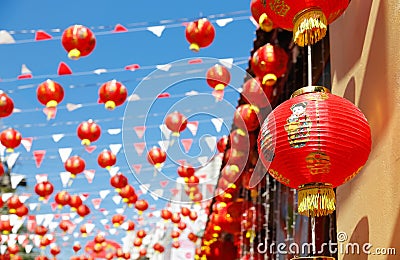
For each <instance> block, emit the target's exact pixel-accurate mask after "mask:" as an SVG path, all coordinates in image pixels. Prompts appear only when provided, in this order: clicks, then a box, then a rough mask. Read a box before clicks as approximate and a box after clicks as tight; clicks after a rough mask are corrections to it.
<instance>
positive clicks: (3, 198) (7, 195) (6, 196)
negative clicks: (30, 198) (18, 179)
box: [1, 192, 13, 202]
mask: <svg viewBox="0 0 400 260" xmlns="http://www.w3.org/2000/svg"><path fill="white" fill-rule="evenodd" d="M12 195H13V194H12V193H11V192H7V193H3V194H2V195H1V199H2V200H3V202H6V201H7V200H8V199H9V198H11V196H12Z"/></svg>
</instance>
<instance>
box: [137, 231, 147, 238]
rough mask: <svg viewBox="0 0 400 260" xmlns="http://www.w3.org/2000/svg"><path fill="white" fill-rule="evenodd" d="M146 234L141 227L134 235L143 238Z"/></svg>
mask: <svg viewBox="0 0 400 260" xmlns="http://www.w3.org/2000/svg"><path fill="white" fill-rule="evenodd" d="M146 235H147V234H146V231H144V230H143V229H141V230H139V231H138V232H137V233H136V236H137V237H138V238H140V239H143V238H144V237H145V236H146Z"/></svg>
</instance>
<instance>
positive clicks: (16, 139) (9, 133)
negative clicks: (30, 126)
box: [0, 128, 22, 153]
mask: <svg viewBox="0 0 400 260" xmlns="http://www.w3.org/2000/svg"><path fill="white" fill-rule="evenodd" d="M21 140H22V136H21V134H20V132H18V131H17V130H15V129H13V128H8V129H6V130H4V131H3V132H1V135H0V141H1V144H2V145H4V147H6V148H7V150H6V151H7V152H9V153H12V152H13V151H14V149H15V148H17V147H18V146H19V145H20V144H21Z"/></svg>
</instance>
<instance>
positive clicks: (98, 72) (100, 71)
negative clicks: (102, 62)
mask: <svg viewBox="0 0 400 260" xmlns="http://www.w3.org/2000/svg"><path fill="white" fill-rule="evenodd" d="M106 72H107V70H106V69H95V70H94V71H93V73H94V74H97V75H100V74H102V73H106Z"/></svg>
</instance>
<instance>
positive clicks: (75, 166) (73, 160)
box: [64, 155, 86, 178]
mask: <svg viewBox="0 0 400 260" xmlns="http://www.w3.org/2000/svg"><path fill="white" fill-rule="evenodd" d="M85 167H86V163H85V160H83V159H82V158H81V157H79V156H78V155H74V156H71V157H69V158H68V159H67V160H66V161H65V163H64V168H65V170H66V171H68V172H70V173H71V178H75V177H76V175H77V174H79V173H82V172H83V171H84V170H85Z"/></svg>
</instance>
